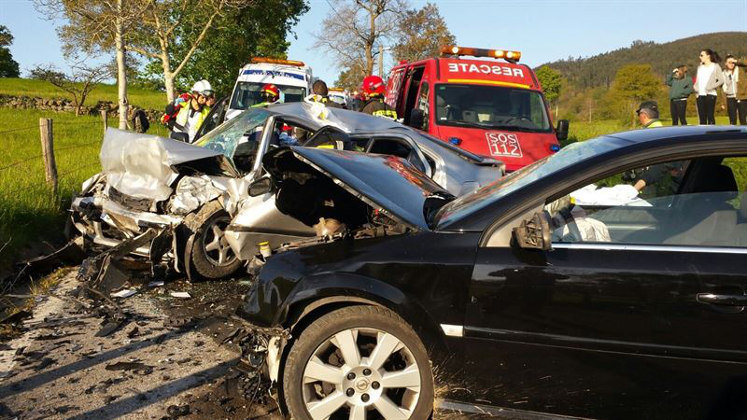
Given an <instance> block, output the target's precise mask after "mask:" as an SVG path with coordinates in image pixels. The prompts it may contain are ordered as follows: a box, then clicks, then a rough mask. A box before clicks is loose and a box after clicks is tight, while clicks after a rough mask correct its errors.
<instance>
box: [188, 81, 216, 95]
mask: <svg viewBox="0 0 747 420" xmlns="http://www.w3.org/2000/svg"><path fill="white" fill-rule="evenodd" d="M192 92H197V93H199V94H200V95H203V96H213V87H212V86H210V82H208V81H207V80H200V81H199V82H195V84H194V85H192Z"/></svg>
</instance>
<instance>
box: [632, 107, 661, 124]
mask: <svg viewBox="0 0 747 420" xmlns="http://www.w3.org/2000/svg"><path fill="white" fill-rule="evenodd" d="M635 113H636V115H637V116H638V121H639V122H640V123H641V125H642V126H643V128H656V127H663V126H664V124H662V123H661V121H659V105H658V104H657V103H656V101H645V102H641V105H640V106H639V107H638V109H636V110H635Z"/></svg>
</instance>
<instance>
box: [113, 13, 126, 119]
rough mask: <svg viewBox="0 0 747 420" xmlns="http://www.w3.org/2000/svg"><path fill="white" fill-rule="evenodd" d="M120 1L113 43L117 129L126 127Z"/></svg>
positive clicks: (124, 65)
mask: <svg viewBox="0 0 747 420" xmlns="http://www.w3.org/2000/svg"><path fill="white" fill-rule="evenodd" d="M122 1H123V0H117V19H116V22H115V26H116V29H115V31H114V44H115V47H116V49H117V95H118V102H119V129H120V130H126V129H127V71H126V70H127V69H126V64H125V46H124V27H123V26H124V25H123V22H122V20H123V19H122V13H123V11H122Z"/></svg>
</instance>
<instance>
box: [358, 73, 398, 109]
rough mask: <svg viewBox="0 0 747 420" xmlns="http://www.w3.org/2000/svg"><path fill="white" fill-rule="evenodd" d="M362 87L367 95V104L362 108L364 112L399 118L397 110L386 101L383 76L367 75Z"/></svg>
mask: <svg viewBox="0 0 747 420" xmlns="http://www.w3.org/2000/svg"><path fill="white" fill-rule="evenodd" d="M361 88H362V90H363V94H364V95H366V104H365V105H364V106H363V109H361V112H362V113H364V114H369V115H373V116H376V117H383V118H389V119H392V120H396V119H397V111H395V110H394V109H393V108H392V107H390V106H389V105H387V104H386V102H384V92H385V91H386V88H385V86H384V80H382V79H381V77H379V76H367V77H366V78H365V79H363V86H361Z"/></svg>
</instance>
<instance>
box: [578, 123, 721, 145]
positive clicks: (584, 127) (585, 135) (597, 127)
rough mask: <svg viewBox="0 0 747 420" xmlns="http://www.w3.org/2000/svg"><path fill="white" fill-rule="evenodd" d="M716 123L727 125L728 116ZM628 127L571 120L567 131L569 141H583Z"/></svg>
mask: <svg viewBox="0 0 747 420" xmlns="http://www.w3.org/2000/svg"><path fill="white" fill-rule="evenodd" d="M691 120H692V121H694V122H697V118H691ZM662 122H663V123H664V125H665V126H666V125H669V124H670V123H671V121H670V120H662ZM716 124H718V125H728V124H729V117H716ZM630 129H631V128H630V127H625V126H623V124H621V123H620V122H618V121H615V120H601V121H592V122H588V121H572V122H571V124H570V127H569V131H568V139H569V142H573V141H584V140H589V139H592V138H594V137H599V136H602V135H605V134H610V133H616V132H618V131H626V130H630Z"/></svg>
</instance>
